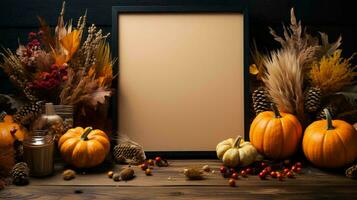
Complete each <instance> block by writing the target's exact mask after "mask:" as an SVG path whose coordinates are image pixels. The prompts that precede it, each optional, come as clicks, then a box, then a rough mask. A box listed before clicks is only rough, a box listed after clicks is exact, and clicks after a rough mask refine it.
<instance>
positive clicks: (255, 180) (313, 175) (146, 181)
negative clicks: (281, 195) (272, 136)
mask: <svg viewBox="0 0 357 200" xmlns="http://www.w3.org/2000/svg"><path fill="white" fill-rule="evenodd" d="M206 164H207V165H209V166H210V167H211V168H212V170H214V171H215V173H208V174H207V175H206V176H205V179H204V180H198V181H190V180H187V179H186V177H185V176H184V175H183V170H184V168H186V167H189V166H203V165H206ZM221 165H222V164H221V162H220V161H218V160H172V161H170V167H161V168H159V167H155V168H154V170H153V176H146V175H145V174H144V172H143V171H142V170H141V169H139V167H137V166H133V169H134V170H135V174H136V177H135V178H134V179H133V180H130V181H127V182H125V181H121V182H114V181H113V180H112V179H109V178H108V177H107V175H106V172H107V171H109V170H112V169H111V168H110V167H108V168H107V169H104V170H101V172H99V173H96V172H91V171H89V172H85V173H83V174H78V175H77V178H76V179H73V180H71V181H64V180H62V177H61V173H62V171H63V169H64V167H63V166H61V165H58V166H57V167H56V173H55V175H54V176H50V177H46V178H39V179H36V178H33V179H31V185H32V186H49V185H51V186H69V185H77V186H80V185H82V186H155V187H156V186H164V187H166V186H225V185H227V179H224V178H223V177H222V175H221V174H220V173H219V167H220V166H221ZM122 167H125V166H122V165H117V166H115V167H114V171H119V170H120V169H121V168H122ZM237 183H238V184H239V185H245V186H255V185H258V186H281V185H290V186H293V185H305V186H306V185H308V186H314V185H336V184H341V185H349V186H355V187H357V181H354V180H351V179H348V178H346V177H345V176H344V175H343V174H333V173H330V172H329V173H327V172H323V171H321V170H318V169H316V168H311V167H308V168H303V173H302V174H301V175H298V176H297V177H296V178H295V179H285V181H283V182H280V181H277V180H276V179H269V178H268V179H267V180H264V181H262V180H260V178H259V177H258V176H248V178H240V179H239V180H238V181H237Z"/></svg>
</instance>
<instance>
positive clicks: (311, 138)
mask: <svg viewBox="0 0 357 200" xmlns="http://www.w3.org/2000/svg"><path fill="white" fill-rule="evenodd" d="M324 111H325V115H326V120H319V121H315V122H313V123H312V124H310V125H309V126H308V127H307V128H306V130H305V134H304V138H303V142H302V147H303V151H304V154H305V156H306V158H307V159H308V160H309V161H310V162H311V163H313V164H314V165H316V166H317V167H323V168H338V167H343V166H345V165H347V164H350V163H352V162H353V161H354V160H355V159H356V158H357V131H356V130H355V129H354V128H353V126H352V125H350V124H349V123H347V122H345V121H342V120H332V118H331V115H330V112H329V111H328V110H327V109H324Z"/></svg>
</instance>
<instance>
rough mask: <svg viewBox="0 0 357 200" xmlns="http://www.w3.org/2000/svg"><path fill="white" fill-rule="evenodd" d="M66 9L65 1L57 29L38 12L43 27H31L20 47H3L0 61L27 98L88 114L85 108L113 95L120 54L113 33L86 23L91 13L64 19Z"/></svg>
mask: <svg viewBox="0 0 357 200" xmlns="http://www.w3.org/2000/svg"><path fill="white" fill-rule="evenodd" d="M64 14H65V3H63V7H62V10H61V12H60V15H59V17H58V22H57V26H56V27H55V29H54V30H52V29H51V28H50V26H49V25H48V24H47V23H46V22H45V20H44V19H42V18H40V17H39V22H40V29H39V31H38V32H30V33H29V34H28V41H27V43H26V44H20V45H19V47H18V48H17V50H16V51H15V52H12V51H11V50H10V49H4V51H3V53H1V56H2V58H3V63H1V64H0V66H1V67H2V69H3V70H4V72H5V73H6V74H7V75H8V77H9V79H10V80H11V81H12V83H13V84H14V85H15V86H17V87H18V88H19V89H20V91H21V92H22V93H23V95H22V96H24V97H25V101H27V102H36V101H40V100H41V101H47V102H52V103H54V104H61V105H73V106H76V108H77V110H78V112H81V114H83V115H85V111H86V108H93V109H96V108H97V107H98V106H100V105H101V104H105V103H106V98H107V97H110V96H111V94H112V90H111V83H112V80H113V72H112V66H113V63H114V62H115V59H112V57H111V53H110V47H109V44H108V42H107V41H106V39H107V37H108V36H109V34H104V33H103V32H102V30H98V29H97V28H96V26H95V25H94V24H93V25H91V26H89V27H87V24H86V23H87V16H86V14H84V15H83V16H81V17H80V18H79V19H78V20H77V21H76V22H74V21H72V20H69V21H67V22H65V21H64ZM84 36H86V38H85V37H84Z"/></svg>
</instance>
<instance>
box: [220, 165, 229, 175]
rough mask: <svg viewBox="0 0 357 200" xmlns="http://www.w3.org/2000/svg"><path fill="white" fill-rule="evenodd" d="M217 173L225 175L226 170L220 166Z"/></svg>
mask: <svg viewBox="0 0 357 200" xmlns="http://www.w3.org/2000/svg"><path fill="white" fill-rule="evenodd" d="M219 171H220V172H221V173H222V174H225V173H227V168H226V167H225V166H222V167H221V168H219Z"/></svg>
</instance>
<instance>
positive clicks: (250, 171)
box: [245, 167, 253, 174]
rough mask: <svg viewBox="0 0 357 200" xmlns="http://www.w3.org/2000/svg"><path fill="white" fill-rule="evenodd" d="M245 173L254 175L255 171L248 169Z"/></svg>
mask: <svg viewBox="0 0 357 200" xmlns="http://www.w3.org/2000/svg"><path fill="white" fill-rule="evenodd" d="M245 172H247V174H252V173H253V169H252V168H250V167H248V168H247V169H246V170H245Z"/></svg>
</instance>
